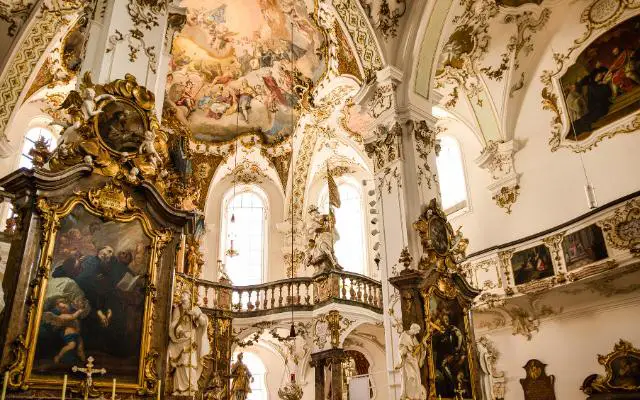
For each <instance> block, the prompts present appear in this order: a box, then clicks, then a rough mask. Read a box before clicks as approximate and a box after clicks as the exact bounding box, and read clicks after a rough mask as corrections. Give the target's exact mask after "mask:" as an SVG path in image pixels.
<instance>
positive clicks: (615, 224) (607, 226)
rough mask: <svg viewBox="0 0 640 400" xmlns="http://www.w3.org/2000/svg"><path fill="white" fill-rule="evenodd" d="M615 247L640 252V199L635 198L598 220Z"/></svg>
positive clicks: (637, 253) (635, 252) (609, 241)
mask: <svg viewBox="0 0 640 400" xmlns="http://www.w3.org/2000/svg"><path fill="white" fill-rule="evenodd" d="M597 224H598V225H599V226H600V227H601V228H602V230H603V232H604V234H605V236H606V239H607V241H608V243H609V244H611V245H612V246H613V247H615V248H618V249H622V250H629V251H631V253H632V254H635V255H639V254H640V199H633V200H631V201H629V202H627V203H625V205H624V206H623V207H621V208H619V209H618V210H616V212H615V213H614V214H613V215H612V216H610V217H608V218H605V219H604V220H602V221H599V222H597Z"/></svg>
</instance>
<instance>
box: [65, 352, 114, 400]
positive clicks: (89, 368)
mask: <svg viewBox="0 0 640 400" xmlns="http://www.w3.org/2000/svg"><path fill="white" fill-rule="evenodd" d="M71 370H72V371H73V372H81V373H83V374H85V375H86V376H87V378H86V379H85V381H84V383H83V388H82V392H83V394H84V400H87V399H88V398H89V393H91V392H94V391H95V388H94V387H93V374H102V375H104V374H106V373H107V370H106V369H104V368H100V369H94V368H93V357H89V358H87V365H86V367H84V368H83V367H77V366H75V365H74V366H73V368H71Z"/></svg>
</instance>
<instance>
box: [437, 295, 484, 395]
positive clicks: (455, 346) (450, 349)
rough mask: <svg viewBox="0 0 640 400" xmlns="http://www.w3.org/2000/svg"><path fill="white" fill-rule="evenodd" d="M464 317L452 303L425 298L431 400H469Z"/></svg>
mask: <svg viewBox="0 0 640 400" xmlns="http://www.w3.org/2000/svg"><path fill="white" fill-rule="evenodd" d="M464 316H465V313H464V311H463V310H462V307H460V304H458V302H457V301H456V300H449V299H445V298H442V297H439V296H437V295H435V294H432V295H431V297H430V298H429V329H430V332H431V344H432V350H433V356H432V362H433V369H434V371H435V390H436V393H435V398H438V399H440V398H442V399H458V398H461V399H471V398H473V393H472V390H473V389H472V382H473V380H472V376H471V373H470V369H469V365H470V360H469V353H468V349H467V346H468V343H467V340H468V339H467V334H466V332H467V331H466V328H465V319H464Z"/></svg>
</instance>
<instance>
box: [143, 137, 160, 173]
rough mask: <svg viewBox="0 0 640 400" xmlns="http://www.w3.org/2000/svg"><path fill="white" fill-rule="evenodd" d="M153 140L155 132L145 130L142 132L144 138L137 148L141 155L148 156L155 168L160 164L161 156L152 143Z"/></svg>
mask: <svg viewBox="0 0 640 400" xmlns="http://www.w3.org/2000/svg"><path fill="white" fill-rule="evenodd" d="M155 140H156V134H155V133H154V132H153V131H146V132H145V133H144V140H143V141H142V143H141V144H140V147H139V148H138V152H139V153H140V154H142V155H147V156H149V161H150V162H151V164H153V167H154V168H157V167H159V166H161V165H162V158H161V157H160V154H158V151H157V150H156V147H155V145H154V141H155Z"/></svg>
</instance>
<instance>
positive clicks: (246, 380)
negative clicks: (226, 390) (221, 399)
mask: <svg viewBox="0 0 640 400" xmlns="http://www.w3.org/2000/svg"><path fill="white" fill-rule="evenodd" d="M242 357H243V355H242V353H238V360H237V361H236V362H235V363H234V364H233V365H232V366H231V378H232V379H233V382H232V383H231V400H247V396H248V395H249V393H251V387H250V382H253V376H251V371H249V368H247V366H246V364H245V363H243V362H242Z"/></svg>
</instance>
